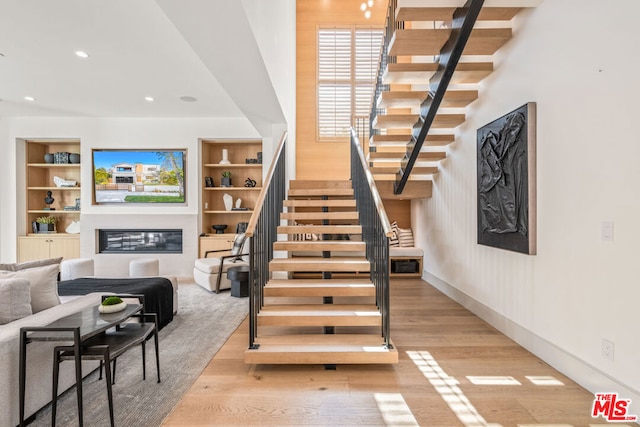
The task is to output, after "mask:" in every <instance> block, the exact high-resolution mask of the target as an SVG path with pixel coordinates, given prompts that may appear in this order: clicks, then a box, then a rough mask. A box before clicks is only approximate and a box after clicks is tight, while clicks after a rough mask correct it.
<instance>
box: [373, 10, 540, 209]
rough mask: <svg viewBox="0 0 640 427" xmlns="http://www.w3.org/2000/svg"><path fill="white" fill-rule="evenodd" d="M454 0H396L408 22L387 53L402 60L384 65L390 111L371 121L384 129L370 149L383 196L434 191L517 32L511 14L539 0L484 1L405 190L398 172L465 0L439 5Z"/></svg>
mask: <svg viewBox="0 0 640 427" xmlns="http://www.w3.org/2000/svg"><path fill="white" fill-rule="evenodd" d="M448 3H451V4H453V6H452V7H429V6H428V2H427V1H424V4H425V6H424V7H420V6H417V4H419V2H416V1H414V0H411V1H410V0H397V7H396V9H395V20H396V22H398V21H402V22H403V23H404V25H403V26H404V28H399V29H395V30H394V32H393V34H392V35H391V39H390V41H389V45H388V50H387V52H388V54H389V55H390V56H394V57H396V61H397V62H390V63H388V64H387V66H386V68H385V69H384V70H381V71H382V84H384V85H388V88H389V89H388V90H385V91H383V92H382V93H381V94H380V96H379V97H378V98H377V101H376V108H378V109H379V111H380V110H382V111H384V112H383V113H382V114H378V115H377V116H376V117H375V118H374V120H373V122H372V125H373V128H374V129H375V130H376V132H377V133H378V134H376V135H372V136H371V138H370V141H369V154H368V160H369V165H370V170H371V172H372V174H373V175H374V178H375V180H376V185H377V187H378V190H379V192H380V194H381V196H382V198H383V199H399V198H401V199H413V198H429V197H431V191H432V180H433V177H434V174H437V173H438V170H439V168H440V167H442V161H443V160H445V159H446V157H447V156H446V152H447V146H448V145H449V144H451V143H452V142H453V141H454V140H455V131H456V128H457V127H458V126H460V125H461V124H463V123H464V122H465V119H466V111H465V109H466V107H468V106H469V105H470V104H471V103H473V102H474V101H475V100H476V99H478V96H479V91H478V88H479V83H480V82H481V81H482V80H483V79H484V78H485V77H487V76H488V75H490V74H491V73H492V72H493V69H494V64H493V54H494V53H495V52H497V51H498V50H499V49H500V48H501V47H502V46H503V45H504V44H505V43H507V42H508V41H509V40H510V38H511V37H512V29H511V20H512V19H513V18H514V17H515V16H516V15H517V14H518V13H519V12H520V11H522V10H523V9H524V8H527V7H534V6H536V5H537V3H539V0H517V1H516V0H513V1H512V3H513V4H514V6H513V7H505V6H504V4H505V2H501V6H500V7H493V6H491V4H492V3H491V1H489V0H487V1H485V6H484V7H483V8H482V10H481V12H480V15H479V17H478V20H477V21H476V25H475V26H474V29H473V30H472V32H471V36H470V38H469V40H468V42H467V45H466V47H465V49H464V51H463V56H462V57H461V60H460V62H459V63H458V66H457V67H456V70H455V72H454V74H453V76H452V80H451V83H450V85H449V87H448V89H447V92H446V93H445V96H444V99H443V100H442V103H441V104H440V109H439V110H438V112H437V115H436V117H435V120H434V122H433V125H432V126H431V128H430V131H429V134H428V135H427V138H426V140H425V142H424V144H423V146H422V148H421V150H420V155H419V157H418V160H417V162H416V164H415V166H414V168H413V170H412V172H411V175H410V176H409V181H408V182H407V185H406V186H405V189H404V191H403V193H402V194H401V195H396V194H394V185H393V183H394V182H395V179H396V173H398V172H399V170H400V167H401V161H402V159H403V158H405V155H407V156H408V155H409V153H410V151H409V149H408V148H407V144H408V143H409V142H410V141H411V134H412V130H413V129H414V128H418V126H420V125H421V119H420V117H419V114H420V109H421V106H422V105H424V103H425V102H426V100H428V99H429V97H430V96H431V95H430V93H429V90H430V87H429V82H430V79H431V78H432V77H433V75H434V74H435V73H436V71H438V66H439V64H438V59H439V55H440V53H441V50H442V48H443V46H444V44H445V43H446V42H447V40H448V39H449V36H450V34H451V22H452V17H453V14H454V12H455V11H456V7H458V6H459V4H458V3H460V2H455V1H451V2H440V5H443V4H448ZM460 5H461V4H460ZM401 27H402V26H401ZM431 89H432V88H431Z"/></svg>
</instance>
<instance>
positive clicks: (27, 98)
mask: <svg viewBox="0 0 640 427" xmlns="http://www.w3.org/2000/svg"><path fill="white" fill-rule="evenodd" d="M24 99H26V100H27V101H35V100H36V99H35V98H34V97H33V96H25V97H24Z"/></svg>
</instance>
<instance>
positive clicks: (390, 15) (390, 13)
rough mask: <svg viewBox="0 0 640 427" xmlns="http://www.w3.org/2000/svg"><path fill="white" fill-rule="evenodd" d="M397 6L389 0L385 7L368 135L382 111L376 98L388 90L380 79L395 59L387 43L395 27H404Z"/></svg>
mask: <svg viewBox="0 0 640 427" xmlns="http://www.w3.org/2000/svg"><path fill="white" fill-rule="evenodd" d="M397 7H398V0H389V6H388V8H387V17H386V19H385V32H384V40H383V43H382V49H381V51H380V61H379V62H378V74H377V77H376V88H375V91H374V93H373V101H372V103H371V114H370V115H369V136H371V135H375V134H376V133H377V131H376V130H375V129H374V128H373V122H374V121H375V118H376V116H377V115H378V114H382V113H384V111H382V110H381V109H379V108H378V99H380V95H381V94H382V92H384V91H386V90H389V85H385V84H384V83H383V82H382V80H383V76H384V70H385V68H386V67H387V65H388V64H393V63H395V62H396V61H397V59H396V57H395V56H390V55H389V54H388V52H389V44H390V43H391V38H392V37H393V33H394V32H395V30H396V29H402V28H404V22H402V21H396V8H397Z"/></svg>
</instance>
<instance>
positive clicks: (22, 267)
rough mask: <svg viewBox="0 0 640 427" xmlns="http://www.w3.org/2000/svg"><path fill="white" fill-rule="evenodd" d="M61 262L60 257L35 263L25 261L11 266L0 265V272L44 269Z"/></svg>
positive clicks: (39, 260)
mask: <svg viewBox="0 0 640 427" xmlns="http://www.w3.org/2000/svg"><path fill="white" fill-rule="evenodd" d="M61 262H62V257H60V258H49V259H38V260H35V261H25V262H18V263H13V264H0V270H6V271H20V270H26V269H27V268H34V267H44V266H45V265H53V264H60V263H61Z"/></svg>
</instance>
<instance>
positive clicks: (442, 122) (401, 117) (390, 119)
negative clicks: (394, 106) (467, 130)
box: [373, 113, 465, 129]
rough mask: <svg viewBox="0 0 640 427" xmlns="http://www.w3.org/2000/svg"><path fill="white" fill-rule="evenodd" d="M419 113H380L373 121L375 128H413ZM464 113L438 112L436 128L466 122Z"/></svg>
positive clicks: (435, 119)
mask: <svg viewBox="0 0 640 427" xmlns="http://www.w3.org/2000/svg"><path fill="white" fill-rule="evenodd" d="M418 118H419V115H418V114H378V115H377V116H376V118H375V119H374V121H373V127H374V129H403V128H412V127H413V126H414V125H415V124H416V122H417V121H418ZM464 120H465V115H464V114H447V113H437V114H436V117H435V118H434V120H433V124H432V127H433V128H434V129H443V128H444V129H451V128H455V127H457V126H460V125H461V124H462V123H464Z"/></svg>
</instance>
